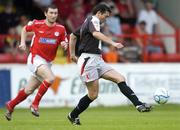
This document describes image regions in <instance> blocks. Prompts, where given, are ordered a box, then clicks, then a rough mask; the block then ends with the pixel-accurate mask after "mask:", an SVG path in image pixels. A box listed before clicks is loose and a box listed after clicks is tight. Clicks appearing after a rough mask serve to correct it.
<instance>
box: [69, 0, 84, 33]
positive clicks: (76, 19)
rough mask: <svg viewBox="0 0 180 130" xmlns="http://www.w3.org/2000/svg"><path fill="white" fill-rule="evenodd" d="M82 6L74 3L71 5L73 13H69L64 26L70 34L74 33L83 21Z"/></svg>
mask: <svg viewBox="0 0 180 130" xmlns="http://www.w3.org/2000/svg"><path fill="white" fill-rule="evenodd" d="M82 7H83V5H82V4H80V3H75V4H74V5H73V13H70V15H69V16H68V18H67V20H66V24H67V26H68V27H69V30H70V31H71V32H73V31H75V30H76V29H77V28H78V27H79V26H80V25H81V24H82V23H83V22H84V20H85V14H84V10H83V8H82Z"/></svg>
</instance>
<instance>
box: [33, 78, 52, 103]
mask: <svg viewBox="0 0 180 130" xmlns="http://www.w3.org/2000/svg"><path fill="white" fill-rule="evenodd" d="M50 86H51V83H48V82H47V81H46V80H44V81H43V82H42V83H41V85H40V87H39V90H38V93H37V94H36V97H35V99H34V101H33V103H32V105H34V106H39V102H40V100H41V98H42V97H43V95H44V94H45V93H46V91H47V90H48V88H49V87H50Z"/></svg>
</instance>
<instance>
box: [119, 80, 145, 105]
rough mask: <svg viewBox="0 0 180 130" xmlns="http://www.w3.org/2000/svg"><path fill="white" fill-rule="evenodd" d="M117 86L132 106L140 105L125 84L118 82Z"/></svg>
mask: <svg viewBox="0 0 180 130" xmlns="http://www.w3.org/2000/svg"><path fill="white" fill-rule="evenodd" d="M118 86H119V88H120V90H121V92H122V93H123V94H124V95H125V96H126V97H127V98H128V99H129V100H130V101H131V102H132V103H133V104H134V106H137V105H141V104H142V102H140V101H139V99H138V97H137V96H136V94H135V93H134V92H133V91H132V89H131V88H130V87H128V86H127V84H126V82H120V83H118Z"/></svg>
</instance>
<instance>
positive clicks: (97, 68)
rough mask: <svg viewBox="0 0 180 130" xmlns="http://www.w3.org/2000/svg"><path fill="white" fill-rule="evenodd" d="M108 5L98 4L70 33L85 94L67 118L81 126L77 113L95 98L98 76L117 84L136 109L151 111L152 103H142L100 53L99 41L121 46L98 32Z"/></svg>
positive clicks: (107, 10) (74, 57)
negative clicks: (76, 53)
mask: <svg viewBox="0 0 180 130" xmlns="http://www.w3.org/2000/svg"><path fill="white" fill-rule="evenodd" d="M110 13H111V10H110V8H109V7H108V5H106V4H104V3H100V4H98V5H96V6H95V7H94V8H93V10H92V16H89V17H87V19H86V20H85V21H84V23H83V24H82V25H81V27H80V28H79V29H77V30H76V31H75V32H74V33H72V34H71V35H70V42H69V43H70V58H71V60H72V61H74V62H76V63H77V64H78V68H79V73H80V78H81V80H82V82H84V83H85V85H86V87H87V90H88V94H87V95H85V96H84V97H82V98H81V99H80V101H79V103H78V105H77V106H76V107H75V108H74V109H73V110H72V111H71V112H70V113H69V114H68V117H67V118H68V119H69V121H70V122H71V123H72V124H74V125H81V123H80V119H79V114H80V113H82V112H83V111H85V110H86V109H87V108H88V106H89V104H90V103H91V102H93V101H94V100H95V99H96V98H97V97H98V92H99V78H103V79H106V80H110V81H112V82H115V83H117V85H118V87H119V89H120V91H121V92H122V93H123V94H124V95H125V96H126V97H127V98H128V99H129V100H130V101H131V102H132V103H133V105H134V106H135V107H136V109H137V110H138V111H139V112H149V111H151V108H152V107H151V106H150V105H148V104H146V103H142V102H141V101H140V100H139V99H138V97H137V96H136V94H135V93H134V92H133V91H132V90H131V88H130V87H128V86H127V84H126V81H125V78H124V77H123V76H122V75H121V74H120V73H119V72H117V71H116V70H114V69H113V68H111V67H110V66H109V65H108V64H106V63H105V62H104V60H103V59H102V55H101V41H103V42H104V43H106V44H109V45H113V46H114V47H116V48H118V49H119V48H122V47H123V45H122V44H121V43H117V42H114V41H112V40H111V39H110V38H108V37H107V36H105V35H104V34H103V33H101V32H100V24H101V23H103V22H104V21H105V19H106V18H107V17H108V16H109V15H110ZM77 39H79V42H80V43H79V47H78V55H79V58H77V57H76V55H75V48H76V42H77Z"/></svg>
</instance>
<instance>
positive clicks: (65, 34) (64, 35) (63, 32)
mask: <svg viewBox="0 0 180 130" xmlns="http://www.w3.org/2000/svg"><path fill="white" fill-rule="evenodd" d="M61 41H65V42H68V39H67V32H66V29H65V28H63V31H62V34H61Z"/></svg>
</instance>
